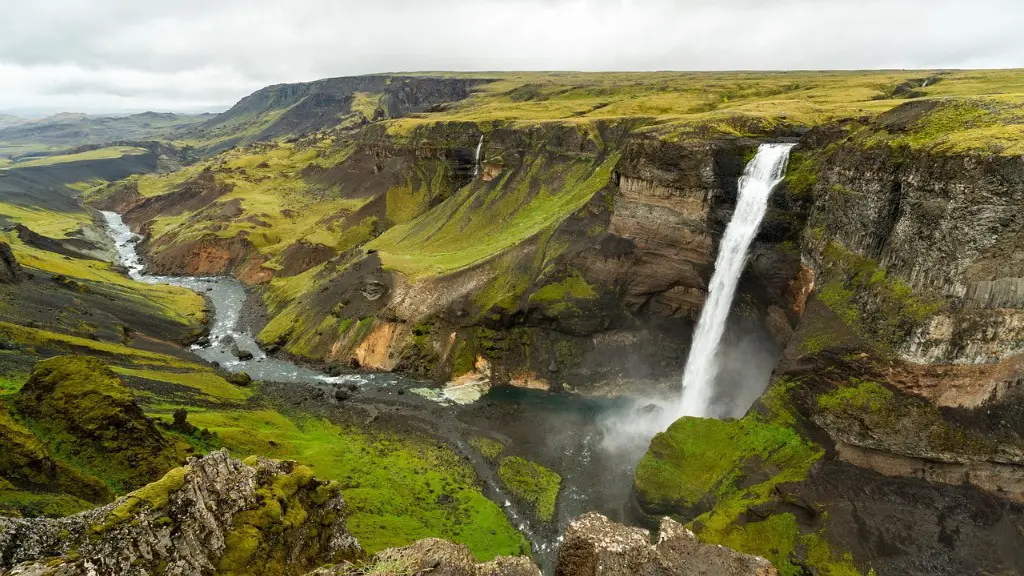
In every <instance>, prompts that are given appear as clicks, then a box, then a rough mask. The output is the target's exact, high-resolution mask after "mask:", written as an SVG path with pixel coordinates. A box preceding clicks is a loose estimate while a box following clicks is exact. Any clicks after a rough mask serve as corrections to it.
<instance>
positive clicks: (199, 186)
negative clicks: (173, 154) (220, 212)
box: [124, 168, 234, 232]
mask: <svg viewBox="0 0 1024 576" xmlns="http://www.w3.org/2000/svg"><path fill="white" fill-rule="evenodd" d="M233 188H234V185H233V184H227V183H218V182H217V178H216V175H215V174H214V172H213V171H212V170H210V169H209V168H207V169H206V170H203V171H202V172H200V173H199V175H198V176H196V177H195V178H193V179H192V180H188V181H186V182H183V183H182V184H181V186H179V187H178V189H177V190H176V191H174V192H171V193H170V194H164V195H162V196H152V197H150V198H146V199H144V200H142V201H140V202H139V203H138V204H136V205H135V206H134V207H132V208H131V209H130V210H128V211H127V212H126V213H125V214H124V221H125V222H126V223H128V225H129V226H131V227H132V230H134V231H136V232H138V231H140V230H141V229H142V226H143V225H145V224H146V223H148V222H150V221H151V220H153V219H154V218H157V217H159V216H177V215H179V214H182V213H185V212H192V211H195V210H199V209H200V208H203V207H205V206H206V205H208V204H210V203H211V202H213V201H214V200H216V199H218V198H220V197H221V196H223V195H225V194H227V193H228V192H230V191H231V190H232V189H233Z"/></svg>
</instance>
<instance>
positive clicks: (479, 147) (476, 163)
mask: <svg viewBox="0 0 1024 576" xmlns="http://www.w3.org/2000/svg"><path fill="white" fill-rule="evenodd" d="M483 151H484V135H483V134H481V135H480V142H479V143H478V144H477V145H476V156H474V159H473V178H476V177H477V176H478V175H479V174H480V154H481V153H482V152H483Z"/></svg>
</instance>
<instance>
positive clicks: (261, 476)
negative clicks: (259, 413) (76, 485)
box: [0, 451, 362, 576]
mask: <svg viewBox="0 0 1024 576" xmlns="http://www.w3.org/2000/svg"><path fill="white" fill-rule="evenodd" d="M361 556H362V549H361V548H360V547H359V544H358V543H357V542H356V540H355V539H354V538H353V537H352V536H351V535H350V534H349V533H348V530H347V529H346V525H345V501H344V499H343V498H342V496H341V492H340V490H339V489H338V487H337V486H336V485H334V484H327V483H324V482H321V481H319V480H316V479H315V478H313V474H312V471H310V469H309V468H306V467H304V466H300V465H297V464H295V463H293V462H277V461H272V460H267V459H264V458H252V459H250V460H246V462H244V463H243V462H242V461H239V460H236V459H234V458H231V457H230V456H228V454H227V452H226V451H219V452H214V453H211V454H210V455H208V456H205V457H203V458H195V459H193V460H191V461H190V462H189V463H188V465H187V466H185V467H183V468H178V469H175V470H172V471H171V472H169V473H168V474H167V476H165V477H164V478H163V479H162V480H160V481H158V482H155V483H153V484H150V485H148V486H146V487H145V488H143V489H141V490H139V491H137V492H133V493H131V494H129V495H127V496H125V497H123V498H120V499H118V500H117V501H115V502H113V503H111V504H108V505H106V506H103V507H101V508H97V509H94V510H90V511H88V512H83V513H80V514H77V515H75V516H70V517H67V518H60V519H16V518H0V572H4V571H5V570H9V572H5V573H6V574H9V575H12V576H13V575H22V576H25V575H30V574H31V575H34V576H43V575H47V576H51V575H52V576H58V575H59V576H93V575H97V574H118V575H123V576H145V575H148V574H154V573H159V574H167V575H170V576H193V575H194V576H199V575H205V574H212V573H218V574H282V575H289V574H295V575H298V574H304V573H306V572H308V571H309V570H312V569H313V568H315V567H317V566H320V565H323V564H328V563H343V562H346V561H352V560H356V559H358V558H360V557H361Z"/></svg>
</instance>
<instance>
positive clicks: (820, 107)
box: [389, 70, 1024, 144]
mask: <svg viewBox="0 0 1024 576" xmlns="http://www.w3.org/2000/svg"><path fill="white" fill-rule="evenodd" d="M936 75H939V77H940V78H941V79H940V80H939V81H937V82H936V81H934V80H933V81H932V82H930V83H929V85H928V86H927V87H924V88H921V87H920V84H922V83H923V80H925V79H928V78H932V77H934V76H936ZM457 76H460V77H462V76H465V75H462V74H459V75H457ZM470 76H472V75H470ZM477 76H479V77H488V78H494V77H496V76H497V77H499V78H501V80H500V81H498V82H494V83H491V84H486V85H483V86H482V87H481V90H480V91H479V92H478V93H476V94H475V95H474V96H472V97H470V98H468V99H467V100H465V101H462V102H458V103H456V104H454V105H452V106H450V107H448V109H446V110H445V111H443V112H439V113H431V114H419V115H417V116H416V117H415V118H402V119H396V120H393V121H391V122H390V123H389V127H390V130H391V131H392V133H394V134H398V135H401V134H406V133H408V132H409V131H410V130H411V129H412V128H413V127H414V126H416V125H420V124H425V123H433V122H441V121H449V120H463V121H468V122H489V121H498V122H514V123H517V124H533V123H537V122H549V121H571V122H577V123H579V122H589V121H593V120H600V119H616V118H626V117H644V118H648V119H649V123H650V126H649V127H648V128H647V130H649V131H652V132H655V133H657V134H659V135H661V136H663V137H667V138H670V139H671V138H678V137H682V136H684V135H687V134H691V133H692V131H693V130H694V129H695V128H697V127H705V128H708V129H711V130H712V131H713V132H721V133H735V132H742V131H743V130H744V129H743V128H742V123H738V122H737V121H736V118H737V117H739V118H746V119H750V120H753V121H755V123H756V124H759V125H760V126H761V127H762V128H770V127H772V126H774V125H776V124H779V123H787V124H798V125H805V126H813V125H816V124H820V123H822V122H826V121H829V120H835V119H842V118H856V117H863V116H873V115H876V114H880V113H882V112H885V111H887V110H889V109H891V108H893V107H894V106H897V105H899V104H901V103H903V102H905V101H906V100H905V99H903V98H899V97H894V96H896V95H895V94H894V92H895V91H896V89H897V87H898V86H900V85H901V84H904V83H906V82H912V83H914V86H915V88H914V92H915V93H917V94H920V95H921V97H925V98H946V97H953V98H978V97H987V96H991V97H993V98H995V99H996V100H997V101H998V102H1000V103H1001V105H1002V107H1003V109H1002V110H1001V111H1000V112H998V114H997V116H996V117H997V118H999V120H1000V121H1009V122H1011V123H1013V124H1020V120H1019V117H1020V111H1021V109H1022V105H1024V70H992V71H955V72H949V73H944V72H928V71H878V72H775V73H771V72H713V73H674V72H664V73H615V74H605V73H600V74H586V73H522V74H497V75H495V74H480V75H477ZM970 129H971V128H970V127H969V126H966V125H959V126H954V127H953V130H954V131H956V132H960V131H969V130H970ZM1014 130H1016V129H1014ZM975 136H980V135H971V136H970V138H969V140H975V139H976V138H975ZM977 140H981V138H977ZM930 143H933V141H932V140H930V139H924V141H923V142H922V144H930Z"/></svg>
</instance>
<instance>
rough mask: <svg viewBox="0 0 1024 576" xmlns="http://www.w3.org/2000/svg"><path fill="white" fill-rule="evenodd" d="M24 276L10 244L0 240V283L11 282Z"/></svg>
mask: <svg viewBox="0 0 1024 576" xmlns="http://www.w3.org/2000/svg"><path fill="white" fill-rule="evenodd" d="M23 277H24V273H23V272H22V271H21V265H20V264H18V260H17V259H16V258H15V257H14V252H13V251H12V250H11V245H10V244H8V243H7V242H4V241H2V240H0V283H5V284H12V283H15V282H18V281H20V280H21V279H22V278H23Z"/></svg>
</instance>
